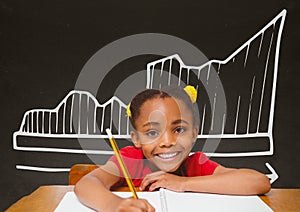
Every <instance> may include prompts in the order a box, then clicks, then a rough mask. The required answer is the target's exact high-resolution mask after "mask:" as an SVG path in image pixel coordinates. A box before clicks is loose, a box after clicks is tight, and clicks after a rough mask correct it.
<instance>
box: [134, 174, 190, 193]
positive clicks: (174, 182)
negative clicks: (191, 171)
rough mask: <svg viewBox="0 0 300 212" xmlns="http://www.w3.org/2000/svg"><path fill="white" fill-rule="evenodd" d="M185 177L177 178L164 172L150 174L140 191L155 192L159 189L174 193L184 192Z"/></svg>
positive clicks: (144, 180)
mask: <svg viewBox="0 0 300 212" xmlns="http://www.w3.org/2000/svg"><path fill="white" fill-rule="evenodd" d="M185 179H186V178H185V177H180V176H176V175H173V174H169V173H166V172H163V171H158V172H154V173H151V174H148V175H146V176H145V178H144V179H143V181H142V183H141V186H140V189H141V190H146V189H147V188H148V190H149V191H154V190H155V189H157V188H166V189H169V190H172V191H178V192H183V191H185V190H184V182H185Z"/></svg>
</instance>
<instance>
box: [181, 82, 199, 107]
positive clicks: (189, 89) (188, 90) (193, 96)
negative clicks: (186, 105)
mask: <svg viewBox="0 0 300 212" xmlns="http://www.w3.org/2000/svg"><path fill="white" fill-rule="evenodd" d="M184 90H185V92H186V93H187V95H189V97H190V99H191V101H192V103H195V102H196V100H197V90H196V89H195V88H194V86H191V85H187V86H186V87H185V88H184Z"/></svg>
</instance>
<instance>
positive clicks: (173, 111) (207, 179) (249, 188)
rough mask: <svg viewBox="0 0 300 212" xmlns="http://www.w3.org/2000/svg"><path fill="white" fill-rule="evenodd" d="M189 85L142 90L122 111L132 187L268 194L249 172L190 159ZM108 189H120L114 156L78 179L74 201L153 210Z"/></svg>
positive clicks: (264, 182)
mask: <svg viewBox="0 0 300 212" xmlns="http://www.w3.org/2000/svg"><path fill="white" fill-rule="evenodd" d="M196 98H197V92H196V90H195V89H194V87H192V86H187V87H186V88H184V89H183V88H181V87H177V86H176V87H167V88H165V89H163V90H154V89H147V90H145V91H143V92H141V93H139V94H138V95H136V96H135V97H134V99H133V100H132V102H131V103H130V104H129V106H128V108H127V115H128V116H129V117H130V122H131V125H132V126H133V130H132V131H131V132H130V135H131V138H132V141H133V143H134V146H129V147H125V148H123V149H121V154H122V157H123V160H124V162H125V164H126V166H127V169H128V171H129V173H130V176H131V177H132V180H133V183H134V185H135V186H136V187H139V188H140V189H141V190H142V191H146V190H147V191H153V190H155V189H158V188H160V187H162V188H166V189H169V190H173V191H178V192H184V191H194V192H208V193H218V194H233V195H256V194H263V193H266V192H268V191H269V190H270V181H269V179H268V178H267V177H266V176H265V175H264V174H261V173H259V172H257V171H254V170H250V169H233V168H226V167H224V166H222V165H220V164H217V163H216V162H213V161H211V160H209V159H208V158H207V157H206V156H205V155H204V154H203V153H201V152H196V153H194V154H191V155H190V152H191V150H192V147H193V144H194V142H195V141H196V139H197V135H198V129H199V127H198V116H197V111H196V110H195V106H194V102H195V101H196ZM112 186H126V181H125V179H124V177H123V176H122V172H121V169H120V167H119V164H118V162H117V160H116V157H115V156H112V157H111V158H110V159H109V160H108V162H107V163H106V164H105V165H103V166H101V167H100V168H98V169H96V170H95V171H93V172H91V173H89V174H88V175H86V176H84V177H83V178H82V179H81V180H80V181H79V182H78V183H77V184H76V186H75V193H76V195H77V197H78V198H79V200H80V201H81V202H82V203H83V204H85V205H87V206H89V207H91V208H94V209H96V210H100V211H154V208H153V207H152V206H151V205H150V204H149V203H148V202H147V201H146V200H144V199H138V200H137V199H133V198H127V199H123V198H120V197H118V196H116V195H114V194H113V193H112V192H111V191H110V188H111V187H112Z"/></svg>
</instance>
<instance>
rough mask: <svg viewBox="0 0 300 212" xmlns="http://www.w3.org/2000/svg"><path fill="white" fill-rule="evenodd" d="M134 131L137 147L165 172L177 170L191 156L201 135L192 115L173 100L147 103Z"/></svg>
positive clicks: (155, 100)
mask: <svg viewBox="0 0 300 212" xmlns="http://www.w3.org/2000/svg"><path fill="white" fill-rule="evenodd" d="M140 111H141V112H140V116H139V117H138V118H137V119H136V120H135V125H136V132H131V137H132V140H133V142H134V144H135V146H136V147H137V148H142V151H143V153H144V155H145V157H146V158H147V159H148V160H150V161H151V163H153V164H154V165H155V166H156V167H157V168H159V169H160V170H162V171H165V172H173V171H176V170H177V169H178V168H179V166H180V165H181V164H182V162H183V161H184V160H185V159H186V157H187V156H188V155H189V153H190V151H191V149H192V147H193V143H194V142H195V141H196V138H197V135H198V128H197V127H195V126H194V125H193V114H192V112H191V111H190V110H188V108H187V107H186V105H185V104H184V103H183V102H182V101H181V100H177V99H173V98H171V97H167V98H154V99H150V100H147V101H146V102H145V103H144V104H143V105H142V107H141V108H140Z"/></svg>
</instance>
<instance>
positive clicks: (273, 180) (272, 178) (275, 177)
mask: <svg viewBox="0 0 300 212" xmlns="http://www.w3.org/2000/svg"><path fill="white" fill-rule="evenodd" d="M266 166H267V167H268V169H269V170H270V171H271V174H267V177H268V178H269V179H270V183H271V184H272V183H274V182H275V181H276V180H277V179H278V177H279V176H278V174H277V173H276V171H275V170H274V169H273V167H272V166H271V165H270V164H269V163H266Z"/></svg>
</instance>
